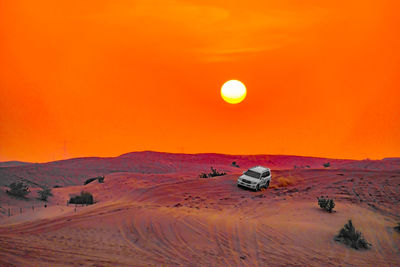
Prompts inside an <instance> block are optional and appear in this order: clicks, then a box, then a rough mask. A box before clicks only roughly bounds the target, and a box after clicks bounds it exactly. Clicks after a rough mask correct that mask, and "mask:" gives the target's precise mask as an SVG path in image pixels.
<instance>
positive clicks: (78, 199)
mask: <svg viewBox="0 0 400 267" xmlns="http://www.w3.org/2000/svg"><path fill="white" fill-rule="evenodd" d="M69 203H71V204H86V205H88V204H93V195H92V194H91V193H89V192H85V191H82V192H81V194H80V195H79V196H74V197H71V198H70V200H69Z"/></svg>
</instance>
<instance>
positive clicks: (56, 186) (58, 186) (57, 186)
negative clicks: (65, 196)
mask: <svg viewBox="0 0 400 267" xmlns="http://www.w3.org/2000/svg"><path fill="white" fill-rule="evenodd" d="M60 187H62V186H61V185H57V184H56V185H55V186H53V188H60Z"/></svg>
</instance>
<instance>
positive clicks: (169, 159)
mask: <svg viewBox="0 0 400 267" xmlns="http://www.w3.org/2000/svg"><path fill="white" fill-rule="evenodd" d="M233 161H235V162H236V163H237V164H238V165H239V166H240V167H239V168H237V167H234V166H232V162H233ZM327 162H329V163H330V166H329V167H328V168H329V169H363V170H393V169H400V159H386V160H360V161H359V160H347V159H327V158H315V157H303V156H285V155H225V154H215V153H203V154H175V153H162V152H152V151H143V152H132V153H127V154H123V155H121V156H118V157H108V158H100V157H89V158H74V159H68V160H61V161H54V162H48V163H33V164H28V163H25V164H22V165H19V166H15V165H14V166H11V167H7V168H0V186H4V185H8V184H10V183H11V182H13V181H16V180H19V179H20V180H25V181H26V182H28V183H30V184H32V186H34V185H36V186H37V185H38V184H39V185H47V186H54V185H63V186H64V185H81V184H82V183H83V181H85V180H86V179H87V178H90V177H95V176H99V175H107V174H111V173H116V172H130V173H139V174H152V173H153V174H168V173H191V174H193V175H197V174H199V173H200V172H202V171H209V170H210V167H211V166H213V167H215V168H217V169H218V170H223V171H226V172H228V173H240V172H242V171H244V170H246V169H247V168H249V167H252V166H255V165H264V166H267V167H269V168H271V169H272V170H274V169H275V170H277V169H298V168H301V169H324V168H325V167H324V166H323V164H324V163H327ZM26 164H28V165H26Z"/></svg>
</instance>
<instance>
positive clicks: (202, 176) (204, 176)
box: [199, 172, 208, 178]
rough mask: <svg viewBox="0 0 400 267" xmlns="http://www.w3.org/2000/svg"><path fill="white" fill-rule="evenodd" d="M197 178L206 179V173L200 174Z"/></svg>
mask: <svg viewBox="0 0 400 267" xmlns="http://www.w3.org/2000/svg"><path fill="white" fill-rule="evenodd" d="M199 177H200V178H208V175H207V173H205V172H202V173H201V174H200V175H199Z"/></svg>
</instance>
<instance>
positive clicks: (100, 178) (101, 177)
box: [97, 176, 104, 184]
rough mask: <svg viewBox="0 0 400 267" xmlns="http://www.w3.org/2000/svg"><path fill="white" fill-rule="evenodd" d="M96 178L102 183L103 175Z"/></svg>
mask: <svg viewBox="0 0 400 267" xmlns="http://www.w3.org/2000/svg"><path fill="white" fill-rule="evenodd" d="M97 180H99V183H101V184H102V183H104V176H99V178H98V179H97Z"/></svg>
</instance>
